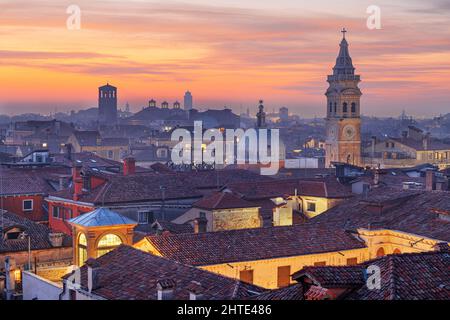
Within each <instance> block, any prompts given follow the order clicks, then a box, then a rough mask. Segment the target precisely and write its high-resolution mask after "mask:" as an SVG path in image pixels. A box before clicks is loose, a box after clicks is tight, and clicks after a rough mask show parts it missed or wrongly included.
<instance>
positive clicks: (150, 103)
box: [148, 99, 156, 108]
mask: <svg viewBox="0 0 450 320" xmlns="http://www.w3.org/2000/svg"><path fill="white" fill-rule="evenodd" d="M148 107H149V108H156V101H155V100H153V99H152V100H150V101H149V102H148Z"/></svg>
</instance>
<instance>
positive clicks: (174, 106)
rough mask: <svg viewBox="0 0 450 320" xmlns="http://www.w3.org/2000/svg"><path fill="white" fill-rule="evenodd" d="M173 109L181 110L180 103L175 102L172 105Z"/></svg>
mask: <svg viewBox="0 0 450 320" xmlns="http://www.w3.org/2000/svg"><path fill="white" fill-rule="evenodd" d="M173 108H174V109H180V108H181V105H180V103H179V102H178V101H175V102H174V104H173Z"/></svg>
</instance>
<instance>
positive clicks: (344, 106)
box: [342, 102, 348, 113]
mask: <svg viewBox="0 0 450 320" xmlns="http://www.w3.org/2000/svg"><path fill="white" fill-rule="evenodd" d="M347 106H348V104H347V102H344V104H343V105H342V112H344V113H346V112H347V111H348V110H347V109H348V108H347Z"/></svg>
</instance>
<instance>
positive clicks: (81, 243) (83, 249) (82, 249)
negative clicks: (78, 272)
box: [78, 233, 87, 266]
mask: <svg viewBox="0 0 450 320" xmlns="http://www.w3.org/2000/svg"><path fill="white" fill-rule="evenodd" d="M86 260H87V239H86V236H85V235H84V233H80V236H79V237H78V266H82V265H83V264H84V263H85V262H86Z"/></svg>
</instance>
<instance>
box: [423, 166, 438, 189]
mask: <svg viewBox="0 0 450 320" xmlns="http://www.w3.org/2000/svg"><path fill="white" fill-rule="evenodd" d="M425 184H426V186H425V189H426V190H427V191H432V190H436V175H435V174H434V171H433V170H428V171H427V172H426V176H425Z"/></svg>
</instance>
